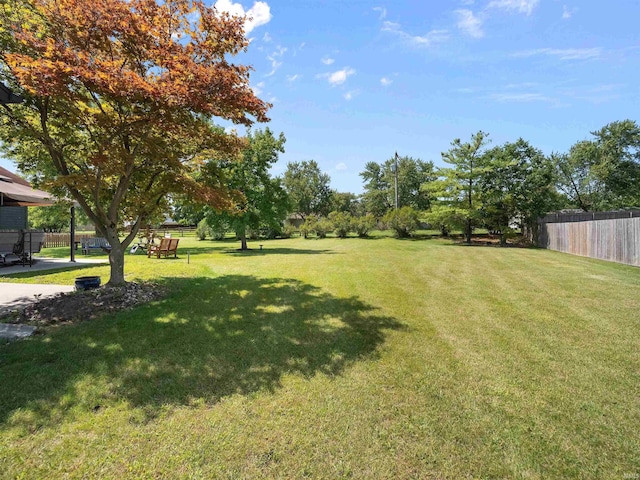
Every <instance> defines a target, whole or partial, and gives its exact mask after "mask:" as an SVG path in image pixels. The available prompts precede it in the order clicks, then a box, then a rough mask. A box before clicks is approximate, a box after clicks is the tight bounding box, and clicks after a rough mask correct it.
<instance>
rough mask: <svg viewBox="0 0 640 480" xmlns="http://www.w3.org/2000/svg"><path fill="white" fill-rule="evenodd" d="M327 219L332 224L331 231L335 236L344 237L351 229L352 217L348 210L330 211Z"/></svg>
mask: <svg viewBox="0 0 640 480" xmlns="http://www.w3.org/2000/svg"><path fill="white" fill-rule="evenodd" d="M329 221H330V222H331V224H332V225H333V231H334V232H335V234H336V236H338V237H340V238H346V237H347V235H349V232H350V231H351V225H352V222H351V221H352V217H351V214H350V213H349V212H331V213H330V214H329Z"/></svg>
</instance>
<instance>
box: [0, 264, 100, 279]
mask: <svg viewBox="0 0 640 480" xmlns="http://www.w3.org/2000/svg"><path fill="white" fill-rule="evenodd" d="M108 266H109V264H108V263H95V264H82V265H65V266H62V267H56V268H47V269H46V270H26V271H24V272H15V273H9V274H6V275H2V276H0V280H2V279H4V278H12V279H21V278H33V277H42V276H46V275H53V274H56V273H63V272H69V271H73V272H78V276H79V277H80V276H82V272H83V271H84V270H89V269H92V268H96V267H108Z"/></svg>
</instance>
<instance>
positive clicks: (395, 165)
mask: <svg viewBox="0 0 640 480" xmlns="http://www.w3.org/2000/svg"><path fill="white" fill-rule="evenodd" d="M393 173H394V180H395V182H394V183H395V187H396V210H398V152H396V156H395V163H394V165H393Z"/></svg>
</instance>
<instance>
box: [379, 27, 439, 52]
mask: <svg viewBox="0 0 640 480" xmlns="http://www.w3.org/2000/svg"><path fill="white" fill-rule="evenodd" d="M382 31H383V32H389V33H392V34H394V35H397V36H398V37H399V38H401V39H402V40H404V41H405V42H407V43H408V44H410V45H413V46H417V47H431V46H432V45H434V44H436V43H442V42H444V41H445V40H447V39H448V38H449V32H448V31H447V30H431V31H430V32H428V33H427V34H426V35H411V34H409V33H407V32H405V31H404V30H402V27H401V25H400V24H399V23H395V22H389V21H384V22H382Z"/></svg>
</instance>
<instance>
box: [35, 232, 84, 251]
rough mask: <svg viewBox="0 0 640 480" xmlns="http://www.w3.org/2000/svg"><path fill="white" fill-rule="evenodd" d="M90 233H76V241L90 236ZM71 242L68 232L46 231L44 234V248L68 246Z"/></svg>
mask: <svg viewBox="0 0 640 480" xmlns="http://www.w3.org/2000/svg"><path fill="white" fill-rule="evenodd" d="M92 237H95V235H92V234H76V242H81V241H82V240H84V239H85V238H92ZM70 244H71V234H70V233H50V232H48V233H46V234H45V236H44V248H52V247H68V246H69V245H70Z"/></svg>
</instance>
